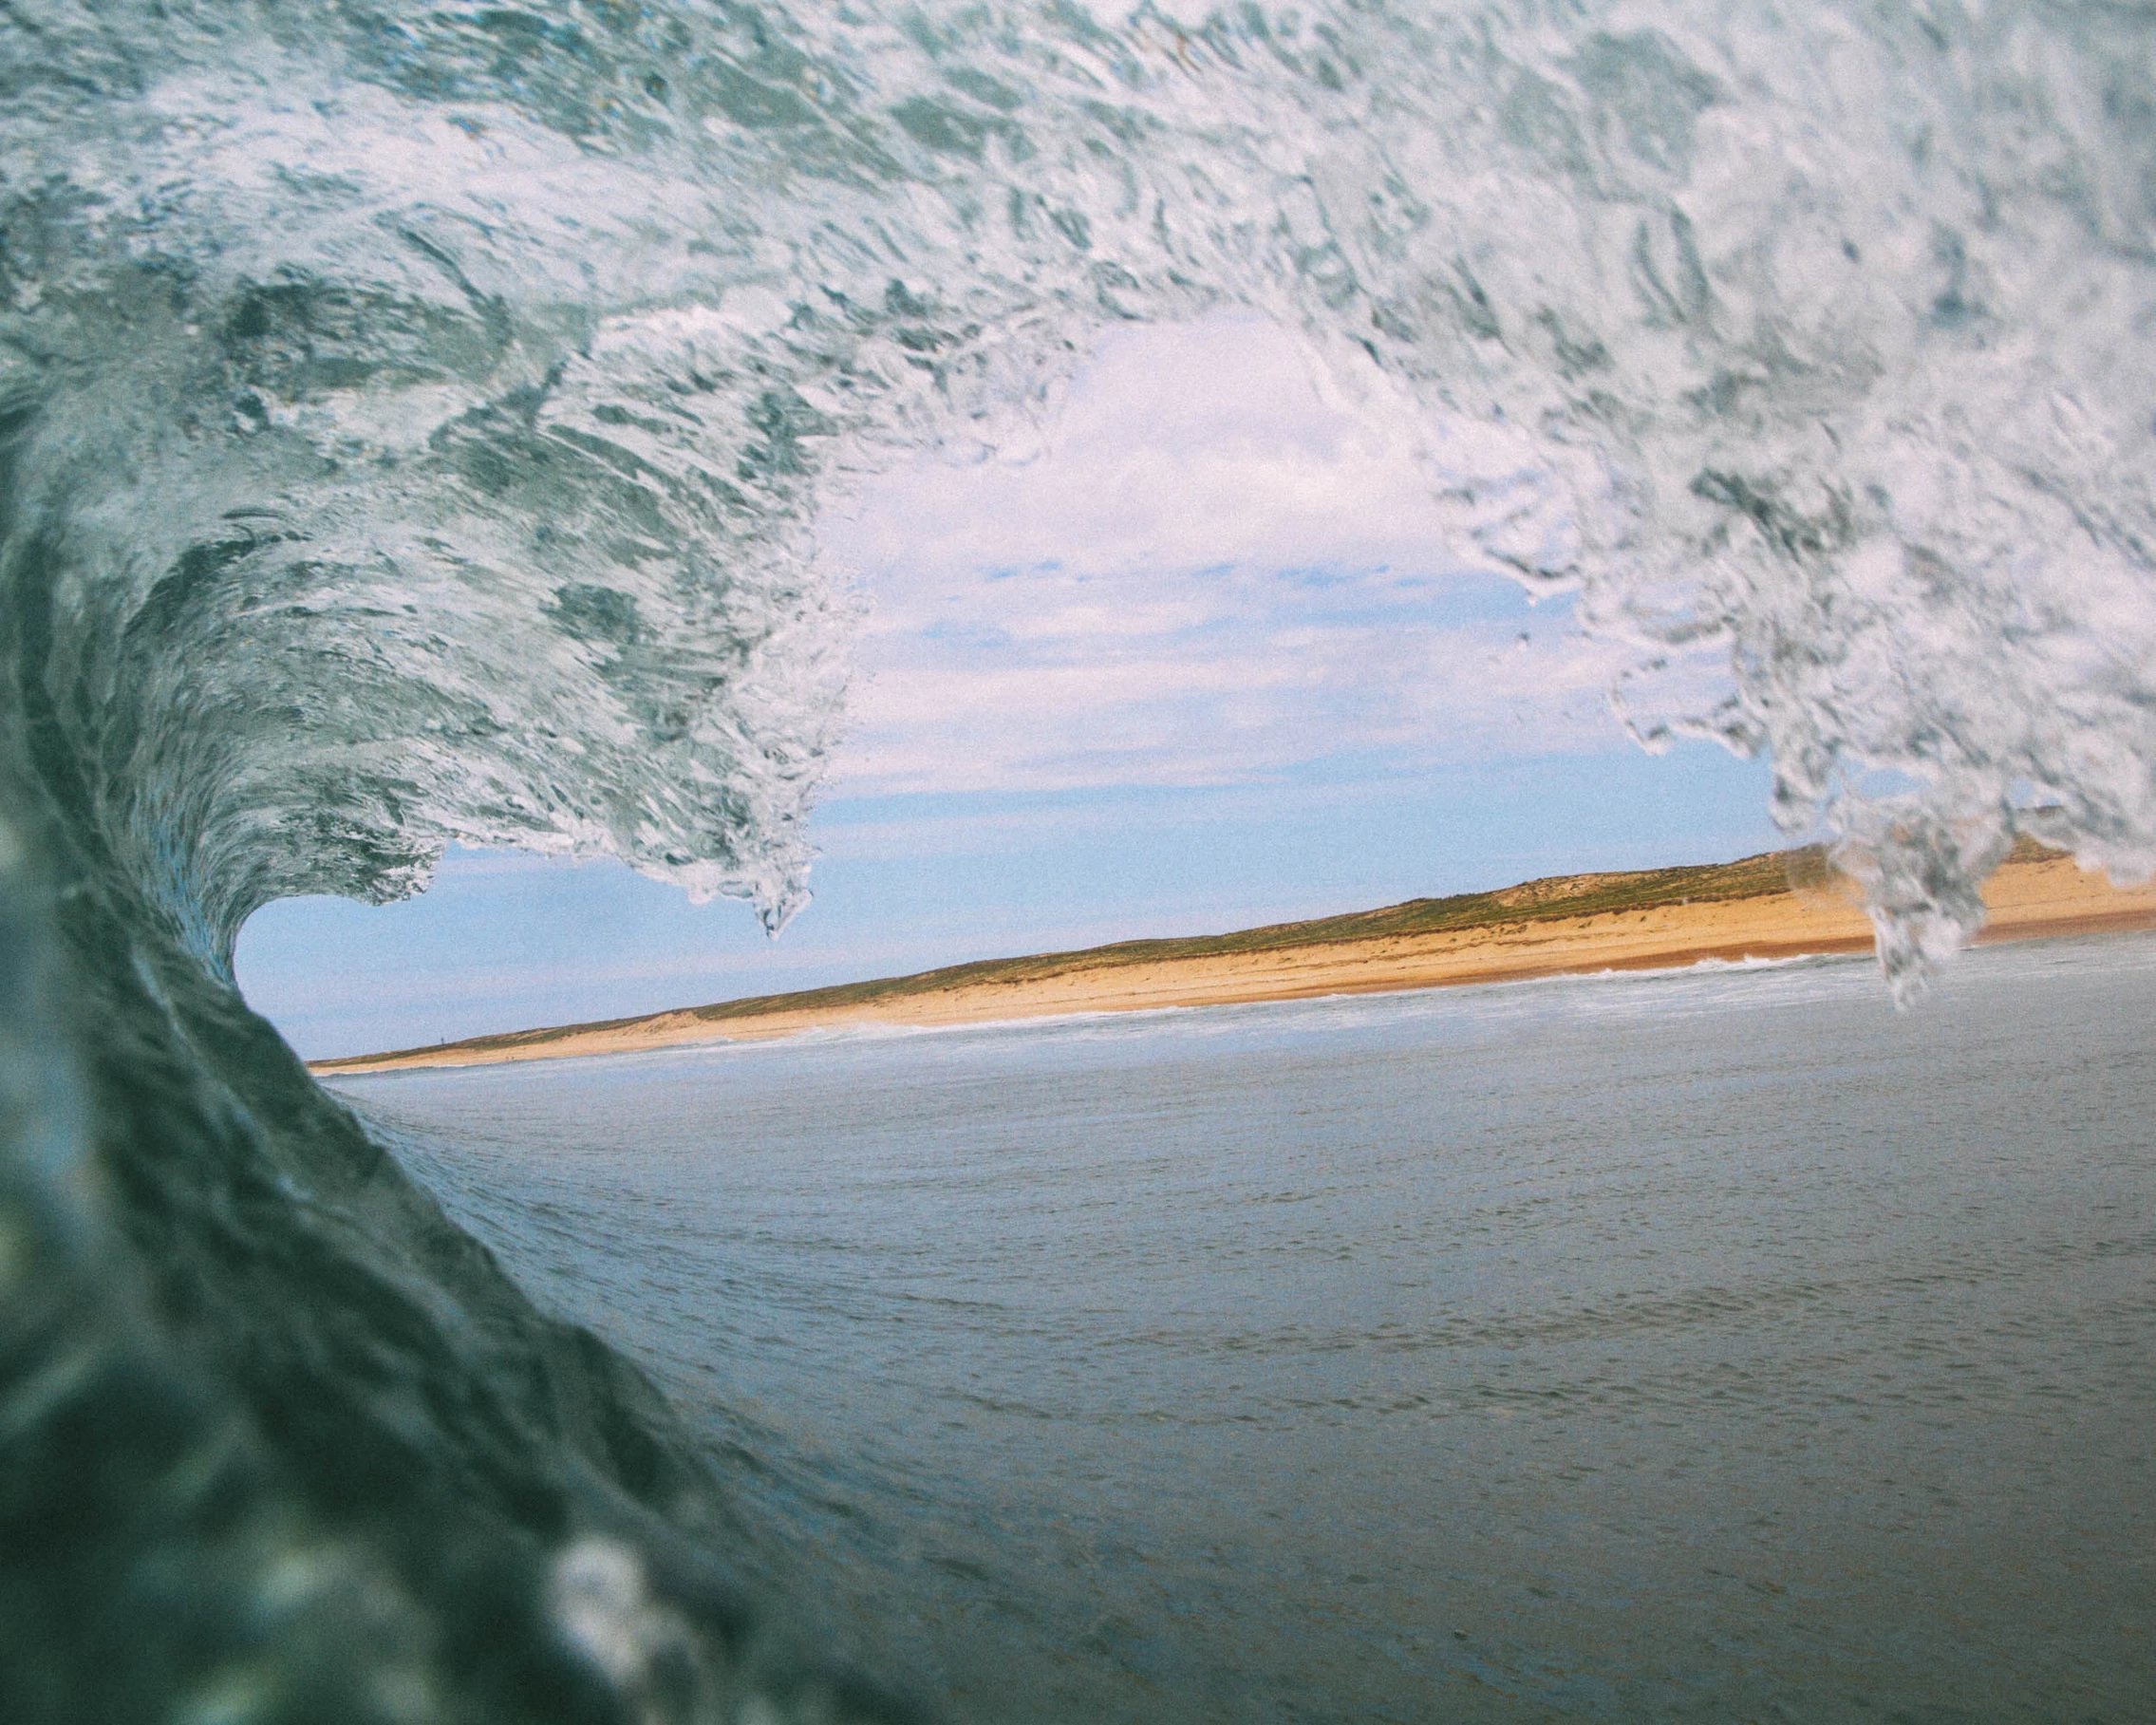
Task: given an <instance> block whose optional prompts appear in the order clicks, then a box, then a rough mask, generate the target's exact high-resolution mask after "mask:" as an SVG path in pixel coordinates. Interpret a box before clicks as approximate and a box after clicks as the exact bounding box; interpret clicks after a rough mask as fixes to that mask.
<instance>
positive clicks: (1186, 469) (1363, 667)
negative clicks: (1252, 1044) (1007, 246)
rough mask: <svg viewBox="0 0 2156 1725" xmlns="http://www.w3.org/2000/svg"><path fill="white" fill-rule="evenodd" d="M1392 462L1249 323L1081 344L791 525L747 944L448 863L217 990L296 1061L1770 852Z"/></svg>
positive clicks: (249, 958)
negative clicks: (1064, 367)
mask: <svg viewBox="0 0 2156 1725" xmlns="http://www.w3.org/2000/svg"><path fill="white" fill-rule="evenodd" d="M1411 435H1412V433H1410V432H1409V431H1408V430H1407V429H1406V424H1405V422H1404V421H1403V420H1401V419H1400V418H1398V417H1397V416H1394V415H1392V414H1389V413H1386V412H1383V411H1372V410H1371V405H1370V403H1367V402H1357V401H1354V400H1350V399H1345V398H1343V395H1342V393H1341V386H1340V384H1338V383H1337V382H1336V381H1334V380H1332V379H1330V378H1328V377H1326V376H1325V375H1323V374H1322V373H1319V372H1316V371H1313V370H1312V369H1311V367H1310V366H1309V365H1308V364H1307V363H1306V361H1305V360H1304V358H1303V354H1302V351H1301V350H1300V348H1299V347H1297V345H1296V344H1295V343H1294V342H1292V341H1291V340H1290V339H1289V338H1288V337H1286V336H1285V335H1284V334H1283V333H1281V332H1280V331H1278V330H1277V329H1275V328H1273V327H1272V326H1271V325H1269V324H1267V323H1265V321H1263V320H1262V319H1259V318H1256V317H1254V316H1250V315H1243V314H1235V315H1222V316H1217V317H1213V318H1209V319H1207V320H1205V321H1203V322H1201V323H1199V324H1196V325H1193V326H1186V327H1183V328H1131V329H1127V330H1121V331H1117V332H1115V334H1113V335H1112V336H1110V337H1109V338H1107V339H1106V340H1105V341H1104V342H1103V343H1102V345H1101V346H1100V347H1098V348H1097V350H1096V351H1095V353H1094V354H1093V355H1092V357H1091V359H1090V361H1089V363H1088V364H1087V365H1086V366H1083V367H1082V368H1081V369H1080V370H1079V372H1078V374H1077V375H1076V377H1075V378H1074V379H1073V380H1072V382H1071V384H1070V385H1069V386H1068V388H1067V391H1065V392H1064V393H1063V394H1062V395H1061V397H1060V399H1059V401H1058V402H1057V403H1056V404H1055V405H1054V406H1053V407H1052V408H1051V410H1050V411H1049V412H1048V413H1047V414H1046V415H1045V416H1044V418H1043V421H1042V422H1041V425H1040V426H1039V427H1037V428H1032V429H1029V430H1028V432H1027V433H1026V435H1025V436H1023V437H1022V439H1019V440H1010V439H1006V440H1005V441H1003V443H1002V445H1001V447H1000V448H999V449H997V450H996V451H994V452H985V451H980V450H955V451H953V450H947V451H941V452H933V453H928V454H925V455H922V456H920V457H918V458H915V459H910V460H908V461H906V462H903V463H901V464H899V465H897V466H895V467H893V468H891V470H889V471H887V472H885V473H883V474H882V475H880V476H877V477H875V478H870V479H868V480H866V481H864V482H863V483H862V484H860V485H859V486H858V488H857V489H856V490H855V491H854V492H853V494H852V495H851V496H849V497H844V498H842V499H840V500H839V501H837V502H836V503H834V505H832V506H830V507H829V508H827V510H826V513H825V516H824V517H823V519H822V520H821V521H820V522H819V524H818V534H817V539H818V546H817V549H818V555H819V558H820V559H821V560H822V561H823V563H824V564H825V566H826V567H827V568H828V569H830V570H831V571H832V572H834V574H835V575H836V576H837V577H838V578H839V579H840V580H842V581H843V582H845V583H847V584H848V585H849V586H851V587H853V588H854V589H856V590H857V591H860V592H861V593H862V595H863V596H864V597H865V599H866V601H867V607H868V610H867V618H866V621H865V624H864V627H863V633H862V635H861V638H860V641H859V644H858V647H857V659H858V664H859V674H858V676H857V679H856V684H855V689H854V695H853V707H852V715H851V719H852V722H851V733H850V736H849V739H848V741H847V742H846V743H845V744H844V745H843V747H842V748H841V750H840V752H839V754H838V757H837V759H836V760H835V762H834V771H833V773H832V777H831V778H830V781H829V783H828V785H827V787H826V790H825V792H824V794H823V796H822V797H821V799H820V802H819V804H818V808H817V811H816V817H815V821H814V827H813V831H814V834H815V836H816V842H817V844H818V846H819V849H820V855H819V857H818V860H817V862H816V868H815V872H814V876H813V879H812V883H811V884H812V888H813V890H814V892H815V899H814V902H813V903H812V904H811V905H810V906H809V908H808V909H805V910H804V911H803V912H801V914H800V915H799V916H797V918H796V919H795V921H794V923H793V924H792V925H791V927H789V928H788V929H787V930H786V932H785V933H784V934H783V935H781V936H780V937H779V939H778V941H777V942H775V943H774V942H770V941H767V940H766V938H765V937H764V935H763V933H762V931H761V929H760V928H759V927H758V925H757V923H756V920H755V918H754V917H753V915H752V914H751V913H750V912H749V910H748V909H747V908H746V907H745V906H743V905H741V904H740V903H738V902H734V901H729V900H719V901H715V902H713V903H711V904H708V905H704V906H692V905H690V904H689V903H688V902H687V900H686V899H685V897H684V896H683V895H682V894H681V893H680V892H679V891H677V890H675V889H673V888H670V887H666V886H663V885H660V884H658V883H654V882H651V881H648V880H645V879H643V878H641V877H639V876H637V875H635V874H633V873H631V872H629V871H628V870H627V869H626V868H623V867H621V866H620V865H618V864H613V863H610V862H604V861H597V862H583V863H574V862H568V861H564V860H561V859H542V858H537V857H530V856H522V855H516V854H513V853H464V852H456V851H453V852H452V853H450V854H449V856H448V857H446V858H445V859H444V861H443V864H442V867H441V872H440V873H439V874H438V876H437V879H436V882H435V885H434V886H433V887H432V888H431V889H430V890H429V891H427V892H426V893H425V894H423V895H422V896H421V897H420V898H418V899H415V900H411V901H408V902H406V903H404V904H402V905H395V906H385V907H366V906H360V905H355V904H351V903H348V902H346V901H343V900H336V899H326V898H307V899H294V900H288V901H286V902H284V903H282V904H278V905H272V906H271V907H268V908H267V909H263V910H261V911H258V912H257V913H256V914H255V916H254V917H253V919H252V920H251V921H250V922H249V924H248V926H247V928H246V929H245V930H244V931H243V932H242V934H241V937H240V942H239V947H238V953H237V972H238V977H239V982H240V985H241V987H242V989H243V991H244V992H245V993H246V995H247V998H248V1000H249V1001H250V1002H251V1003H253V1005H254V1006H255V1008H256V1009H257V1010H258V1011H261V1012H263V1013H264V1014H265V1015H266V1016H267V1017H269V1018H270V1019H271V1020H272V1022H275V1023H276V1024H277V1025H278V1027H279V1028H280V1029H281V1030H282V1031H283V1032H284V1033H285V1035H286V1037H287V1038H288V1040H290V1041H291V1042H292V1044H293V1045H294V1046H295V1047H296V1048H297V1049H298V1050H299V1052H300V1053H301V1054H303V1055H305V1056H308V1057H309V1058H320V1057H323V1056H328V1055H334V1054H348V1053H359V1052H364V1051H368V1050H374V1049H382V1048H389V1047H409V1046H415V1045H418V1044H421V1043H425V1042H433V1041H441V1040H444V1039H454V1038H458V1037H462V1036H471V1035H476V1034H479V1033H481V1032H485V1031H494V1030H510V1029H518V1028H524V1027H528V1026H532V1025H536V1024H552V1023H564V1022H582V1021H587V1020H591V1019H594V1018H606V1017H618V1016H627V1015H628V1014H632V1013H638V1012H648V1011H657V1010H661V1009H663V1008H666V1007H668V1006H680V1005H688V1004H695V1003H703V1002H706V1001H713V1000H723V999H731V998H736V997H740V996H743V995H756V994H768V993H775V992H780V991H783V990H787V989H792V988H799V987H811V986H815V985H816V984H823V983H833V982H843V981H851V980H855V979H858V978H862V977H867V976H883V975H895V974H901V973H904V972H908V971H913V970H920V969H926V968H928V967H931V966H937V965H943V964H955V963H959V962H962V961H964V960H966V959H972V958H986V957H998V956H1004V955H1008V954H1014V953H1020V952H1037V951H1046V950H1056V949H1060V948H1067V947H1079V946H1090V945H1096V944H1098V943H1100V942H1104V941H1110V940H1121V939H1130V938H1136V937H1141V936H1147V935H1162V934H1178V933H1195V932H1206V931H1219V930H1224V929H1228V928H1247V927H1250V926H1253V925H1256V924H1261V923H1266V922H1278V921H1284V920H1289V919H1294V918H1301V917H1307V916H1318V915H1325V914H1329V913H1332V912H1336V911H1341V910H1351V909H1370V908H1373V907H1375V906H1378V905H1382V904H1391V903H1397V902H1398V901H1399V900H1401V899H1406V898H1415V897H1423V896H1430V895H1435V894H1442V893H1447V892H1458V891H1476V890H1480V889H1484V888H1489V887H1495V886H1502V885H1507V884H1509V883H1510V882H1512V881H1516V880H1521V879H1526V878H1530V877H1532V876H1534V875H1538V874H1547V873H1557V872H1575V871H1580V870H1586V869H1597V868H1643V867H1651V866H1657V865H1660V864H1664V863H1671V862H1696V861H1713V860H1719V859H1723V858H1727V857H1732V856H1737V855H1743V854H1747V853H1752V852H1756V851H1762V850H1767V849H1771V848H1773V847H1774V846H1775V845H1777V844H1778V843H1785V842H1787V841H1786V840H1783V839H1780V838H1778V836H1777V834H1775V833H1774V831H1773V829H1772V825H1771V823H1770V822H1769V820H1768V818H1767V815H1766V808H1767V775H1766V768H1765V767H1764V765H1763V764H1762V763H1759V762H1755V761H1742V760H1737V759H1733V758H1732V757H1730V756H1728V755H1727V754H1725V753H1724V752H1723V751H1721V750H1720V749H1719V748H1717V747H1715V746H1714V745H1712V744H1707V743H1683V744H1679V745H1678V747H1676V748H1675V749H1673V750H1671V751H1670V752H1669V753H1667V754H1665V755H1662V756H1659V757H1650V756H1648V755H1646V754H1645V753H1643V752H1642V751H1641V750H1640V749H1639V748H1638V747H1636V746H1635V745H1634V744H1633V743H1632V742H1631V741H1629V740H1628V739H1627V738H1626V737H1625V736H1624V734H1623V732H1622V730H1621V728H1620V727H1619V725H1618V723H1617V722H1616V720H1615V719H1614V718H1613V717H1612V716H1611V714H1610V712H1609V708H1608V704H1607V700H1606V694H1605V691H1606V690H1607V688H1608V686H1609V684H1610V682H1611V680H1612V678H1613V677H1614V676H1615V675H1616V674H1617V672H1618V671H1619V669H1620V668H1622V665H1623V663H1624V660H1623V657H1622V651H1621V649H1620V648H1618V647H1614V646H1612V645H1609V644H1606V643H1602V642H1598V641H1594V640H1590V639H1588V638H1587V637H1586V636H1584V634H1583V633H1582V632H1581V631H1580V629H1579V628H1578V627H1577V625H1576V624H1575V622H1574V620H1573V617H1572V614H1571V607H1570V605H1569V603H1568V602H1567V601H1565V599H1562V598H1559V599H1546V600H1544V601H1543V602H1542V603H1541V604H1540V605H1531V604H1529V602H1528V598H1527V596H1526V594H1525V593H1524V592H1523V591H1522V590H1521V589H1520V588H1519V587H1518V586H1517V585H1516V584H1515V583H1513V582H1512V581H1510V580H1509V579H1508V578H1506V577H1504V576H1502V575H1500V574H1498V573H1496V572H1492V571H1490V570H1488V569H1481V568H1477V567H1475V566H1474V565H1473V563H1472V561H1471V560H1465V559H1463V558H1462V557H1461V556H1459V555H1458V554H1457V553H1448V551H1447V550H1446V533H1445V529H1444V524H1443V522H1442V520H1441V518H1440V516H1439V515H1438V512H1437V508H1436V505H1435V504H1434V502H1433V501H1432V499H1431V495H1430V494H1431V491H1432V482H1431V480H1430V478H1428V477H1427V474H1426V473H1425V471H1424V470H1423V468H1422V467H1420V466H1419V465H1418V464H1417V461H1416V459H1415V451H1414V449H1413V448H1412V446H1411V444H1410V441H1409V438H1410V436H1411ZM1717 674H1718V673H1717V672H1716V669H1715V666H1713V664H1712V663H1711V662H1707V663H1702V664H1699V665H1696V666H1690V667H1683V668H1681V669H1680V671H1679V673H1678V675H1679V676H1680V678H1684V679H1688V680H1689V682H1690V684H1691V685H1692V686H1693V687H1695V688H1696V689H1697V692H1698V693H1699V694H1700V695H1701V697H1702V698H1703V699H1702V704H1704V703H1705V702H1706V701H1707V700H1711V689H1712V685H1713V683H1714V681H1715V676H1716V675H1717Z"/></svg>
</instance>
